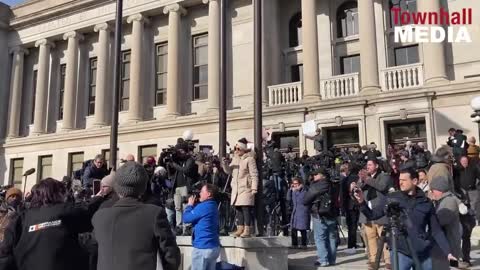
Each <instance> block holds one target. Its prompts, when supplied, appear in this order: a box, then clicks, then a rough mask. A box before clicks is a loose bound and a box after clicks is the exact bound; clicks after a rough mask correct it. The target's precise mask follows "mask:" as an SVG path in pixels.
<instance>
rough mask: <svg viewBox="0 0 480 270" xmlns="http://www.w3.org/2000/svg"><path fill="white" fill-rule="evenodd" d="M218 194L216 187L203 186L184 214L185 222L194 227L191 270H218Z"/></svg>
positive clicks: (191, 198) (192, 197) (193, 196)
mask: <svg viewBox="0 0 480 270" xmlns="http://www.w3.org/2000/svg"><path fill="white" fill-rule="evenodd" d="M217 192H218V189H217V187H216V186H214V185H212V184H205V185H203V186H202V188H201V190H200V194H199V195H198V197H197V196H195V195H192V196H190V198H189V199H188V205H187V207H186V208H185V212H184V213H183V218H184V220H183V221H184V222H187V223H191V224H192V225H193V234H192V246H193V251H192V269H191V270H215V269H216V261H217V258H218V256H219V255H220V236H219V224H218V220H219V213H218V205H217V202H216V201H215V198H216V197H217Z"/></svg>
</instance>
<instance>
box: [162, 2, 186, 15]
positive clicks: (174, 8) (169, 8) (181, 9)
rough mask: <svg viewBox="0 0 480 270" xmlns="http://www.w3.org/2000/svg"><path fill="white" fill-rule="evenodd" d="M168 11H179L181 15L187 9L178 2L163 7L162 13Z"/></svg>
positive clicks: (184, 13)
mask: <svg viewBox="0 0 480 270" xmlns="http://www.w3.org/2000/svg"><path fill="white" fill-rule="evenodd" d="M170 12H180V14H181V15H186V14H187V10H186V9H185V8H184V7H182V6H181V5H179V4H178V3H175V4H171V5H168V6H165V7H164V8H163V14H168V13H170Z"/></svg>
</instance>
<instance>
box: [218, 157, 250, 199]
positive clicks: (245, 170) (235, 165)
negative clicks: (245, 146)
mask: <svg viewBox="0 0 480 270" xmlns="http://www.w3.org/2000/svg"><path fill="white" fill-rule="evenodd" d="M223 167H224V168H223V169H224V170H225V172H227V173H229V174H231V175H232V182H231V184H230V186H231V187H232V198H231V205H233V206H253V205H254V203H255V194H254V193H253V190H255V192H256V191H257V187H258V171H257V164H256V162H255V158H253V157H252V155H251V154H250V153H247V154H244V155H243V156H241V157H239V156H236V155H235V156H234V157H233V159H232V162H231V163H230V165H226V164H224V165H223Z"/></svg>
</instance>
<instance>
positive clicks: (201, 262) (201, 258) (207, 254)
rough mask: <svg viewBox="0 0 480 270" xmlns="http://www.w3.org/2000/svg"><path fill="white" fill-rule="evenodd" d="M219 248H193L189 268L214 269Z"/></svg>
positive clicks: (192, 269) (195, 269) (196, 269)
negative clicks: (190, 266)
mask: <svg viewBox="0 0 480 270" xmlns="http://www.w3.org/2000/svg"><path fill="white" fill-rule="evenodd" d="M219 255H220V248H219V247H217V248H207V249H199V248H193V251H192V268H191V270H215V268H216V264H217V258H218V256H219Z"/></svg>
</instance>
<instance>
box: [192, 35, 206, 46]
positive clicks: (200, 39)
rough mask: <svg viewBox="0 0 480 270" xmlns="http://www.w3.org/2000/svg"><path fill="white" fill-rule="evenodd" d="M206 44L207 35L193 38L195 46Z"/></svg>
mask: <svg viewBox="0 0 480 270" xmlns="http://www.w3.org/2000/svg"><path fill="white" fill-rule="evenodd" d="M207 43H208V36H207V35H204V36H198V37H195V41H194V44H195V46H199V45H206V44H207Z"/></svg>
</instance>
